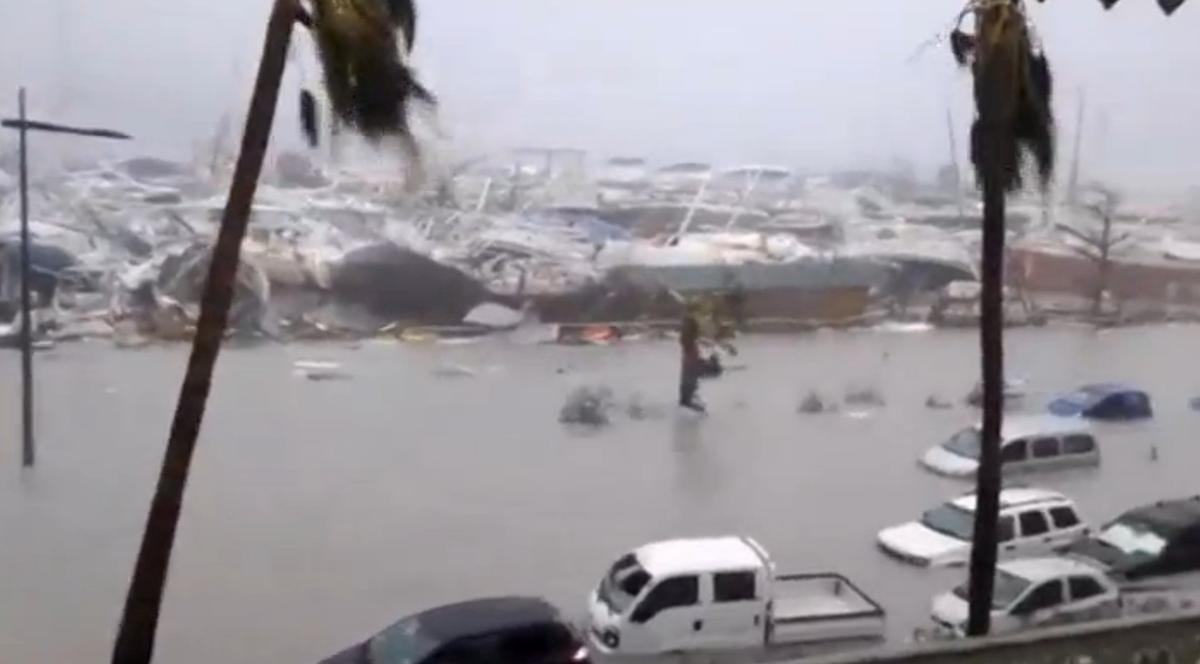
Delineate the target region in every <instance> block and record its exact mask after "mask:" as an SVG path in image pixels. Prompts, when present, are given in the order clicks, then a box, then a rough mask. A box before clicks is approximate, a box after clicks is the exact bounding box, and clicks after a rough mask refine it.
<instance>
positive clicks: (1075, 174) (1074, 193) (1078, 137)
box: [1067, 91, 1087, 208]
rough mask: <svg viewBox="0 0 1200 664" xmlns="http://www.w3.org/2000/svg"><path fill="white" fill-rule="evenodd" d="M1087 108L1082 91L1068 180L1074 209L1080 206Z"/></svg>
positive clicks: (1069, 196) (1068, 199)
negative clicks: (1080, 162) (1080, 165)
mask: <svg viewBox="0 0 1200 664" xmlns="http://www.w3.org/2000/svg"><path fill="white" fill-rule="evenodd" d="M1086 108H1087V92H1086V91H1080V93H1079V107H1078V110H1077V111H1076V112H1075V149H1074V153H1073V154H1072V155H1071V174H1070V176H1069V179H1068V180H1067V205H1068V206H1070V207H1072V208H1073V207H1075V206H1076V205H1078V204H1079V157H1080V153H1081V152H1082V150H1083V122H1084V117H1085V116H1084V111H1085V109H1086Z"/></svg>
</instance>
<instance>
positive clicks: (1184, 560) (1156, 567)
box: [1067, 497, 1200, 581]
mask: <svg viewBox="0 0 1200 664" xmlns="http://www.w3.org/2000/svg"><path fill="white" fill-rule="evenodd" d="M1067 551H1068V552H1069V553H1071V554H1075V555H1078V556H1084V557H1086V558H1090V559H1092V560H1093V561H1095V562H1097V563H1099V564H1100V565H1101V566H1103V567H1104V568H1106V569H1107V570H1108V571H1109V573H1110V574H1112V575H1114V576H1116V577H1117V578H1118V579H1126V580H1129V581H1136V580H1139V579H1145V578H1150V577H1157V576H1166V575H1171V574H1182V573H1186V572H1196V571H1200V497H1195V498H1184V499H1182V500H1164V501H1159V502H1157V503H1154V504H1151V505H1144V506H1142V507H1138V508H1135V509H1132V510H1129V511H1128V512H1125V513H1124V514H1122V515H1121V516H1119V517H1117V518H1116V519H1115V520H1113V521H1112V522H1111V523H1109V524H1107V525H1105V526H1104V528H1102V529H1101V530H1100V532H1099V533H1097V534H1096V535H1095V536H1093V537H1089V538H1087V539H1083V540H1080V541H1078V542H1076V543H1075V544H1073V545H1071V547H1069V548H1068V549H1067Z"/></svg>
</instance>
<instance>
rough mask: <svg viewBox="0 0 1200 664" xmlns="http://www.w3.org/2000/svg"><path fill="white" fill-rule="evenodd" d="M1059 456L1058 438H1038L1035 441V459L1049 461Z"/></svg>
mask: <svg viewBox="0 0 1200 664" xmlns="http://www.w3.org/2000/svg"><path fill="white" fill-rule="evenodd" d="M1056 456H1058V439H1057V438H1036V439H1034V441H1033V458H1035V459H1047V458H1049V457H1056Z"/></svg>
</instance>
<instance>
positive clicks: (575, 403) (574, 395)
mask: <svg viewBox="0 0 1200 664" xmlns="http://www.w3.org/2000/svg"><path fill="white" fill-rule="evenodd" d="M615 408H616V400H615V399H614V397H613V391H612V389H611V388H609V387H607V386H604V385H583V386H580V387H577V388H575V389H574V390H573V391H572V392H571V393H570V394H569V395H567V401H566V403H564V404H563V406H562V409H561V410H559V412H558V421H559V422H562V423H563V424H578V425H582V426H588V427H603V426H607V425H609V424H611V423H612V414H613V411H614V409H615Z"/></svg>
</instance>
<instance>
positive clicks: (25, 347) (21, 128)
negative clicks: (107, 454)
mask: <svg viewBox="0 0 1200 664" xmlns="http://www.w3.org/2000/svg"><path fill="white" fill-rule="evenodd" d="M17 110H18V115H17V118H16V119H15V120H14V119H9V120H4V121H2V122H0V126H3V127H5V128H7V129H15V130H16V131H17V135H18V137H19V144H20V155H19V159H20V192H21V194H20V196H21V335H20V344H21V463H22V465H24V466H25V467H26V468H30V467H32V466H33V463H34V460H35V458H36V454H35V450H34V443H33V311H32V310H33V302H32V300H33V298H32V295H31V294H30V292H29V276H30V273H31V272H32V271H33V270H32V268H31V262H30V257H29V255H30V251H29V138H28V136H27V135H28V133H29V132H30V131H41V132H47V133H52V134H72V135H75V136H88V137H91V138H110V139H120V140H124V139H128V138H129V136H128V135H126V134H122V133H120V132H116V131H111V130H109V129H84V128H80V127H68V126H66V125H57V124H51V123H49V122H37V121H33V120H30V119H29V118H28V117H27V116H26V112H25V88H21V89H20V90H19V91H18V92H17Z"/></svg>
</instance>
